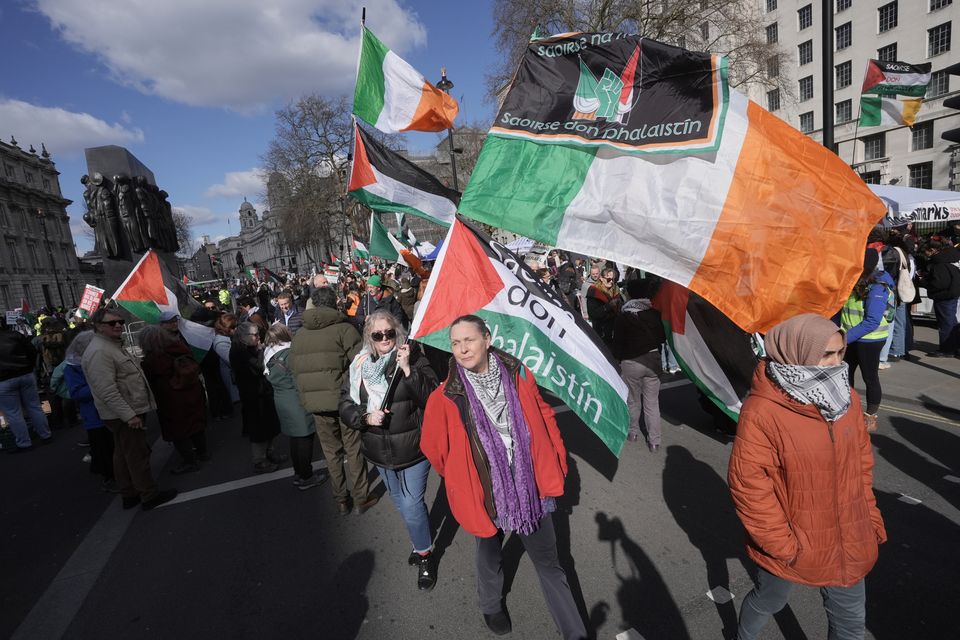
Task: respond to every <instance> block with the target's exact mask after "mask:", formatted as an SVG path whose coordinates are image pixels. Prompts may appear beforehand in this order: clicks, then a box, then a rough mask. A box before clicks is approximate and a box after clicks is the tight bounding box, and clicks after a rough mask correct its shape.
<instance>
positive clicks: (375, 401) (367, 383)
mask: <svg viewBox="0 0 960 640" xmlns="http://www.w3.org/2000/svg"><path fill="white" fill-rule="evenodd" d="M395 353H396V347H394V348H393V349H392V350H391V351H390V352H389V353H385V354H383V355H382V356H379V357H376V358H375V357H374V354H373V353H372V352H370V351H367V350H366V349H364V351H361V352H360V353H359V354H357V358H356V360H354V362H355V363H357V364H359V367H358V368H357V369H356V370H353V371H351V372H350V395H351V399H352V400H353V401H354V402H355V403H357V404H360V382H361V380H362V382H363V386H364V387H366V389H367V413H370V412H371V411H377V410H379V409H380V405H381V404H383V399H384V397H386V395H387V390H388V389H389V388H390V381H389V380H388V379H387V369H388V366H389V365H390V363H391V362H396V358H394V357H393V356H394V354H395ZM351 369H354V367H351ZM391 373H392V372H391ZM355 377H356V380H354V378H355ZM354 382H356V384H354Z"/></svg>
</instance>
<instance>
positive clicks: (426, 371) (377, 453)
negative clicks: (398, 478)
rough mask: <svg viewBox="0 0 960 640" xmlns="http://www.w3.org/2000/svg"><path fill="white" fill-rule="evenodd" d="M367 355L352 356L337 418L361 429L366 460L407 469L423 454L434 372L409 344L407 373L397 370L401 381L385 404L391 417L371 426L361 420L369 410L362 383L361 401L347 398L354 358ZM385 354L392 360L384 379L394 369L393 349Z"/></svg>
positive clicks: (356, 371) (356, 367) (355, 371)
mask: <svg viewBox="0 0 960 640" xmlns="http://www.w3.org/2000/svg"><path fill="white" fill-rule="evenodd" d="M369 357H370V354H369V353H360V354H358V355H357V357H356V358H354V364H353V365H351V367H350V375H349V376H347V378H346V379H345V380H344V382H343V387H342V388H341V390H340V420H341V421H342V422H343V424H344V425H346V426H347V427H349V428H351V429H356V430H357V431H359V432H360V434H361V435H360V446H361V448H362V449H363V455H364V456H366V458H367V460H369V461H370V462H372V463H373V464H375V465H377V466H378V467H385V468H387V469H397V470H400V469H406V468H407V467H410V466H413V465H415V464H417V463H418V462H420V461H421V460H423V457H424V456H423V452H421V451H420V427H421V425H422V424H423V410H424V408H426V406H427V398H428V397H430V394H431V393H432V392H433V390H434V389H436V388H437V375H436V374H435V373H434V372H433V369H431V368H430V363H429V362H428V361H427V359H426V357H424V355H423V354H422V353H421V352H420V349H419V348H417V345H415V344H413V343H410V375H409V376H404V375H403V372H402V371H399V372H398V373H397V375H400V376H401V380H400V383H399V384H398V385H397V389H396V392H395V393H394V394H393V401H392V402H391V403H390V405H389V407H388V408H389V409H390V420H389V422H388V423H387V424H386V425H385V426H383V427H377V426H370V425H368V424H367V423H366V422H365V421H364V416H365V415H366V414H367V413H368V412H367V408H366V406H367V405H366V403H367V388H366V386H364V385H363V383H362V382H361V384H360V388H359V392H360V404H357V403H355V402H354V401H353V399H352V398H351V397H350V389H351V386H350V382H351V377H352V376H354V375H359V363H357V359H358V358H369ZM387 357H388V358H390V359H391V362H388V363H387V368H386V371H387V380H390V377H391V374H392V372H393V371H394V369H395V368H396V365H395V364H394V363H395V359H396V352H394V353H393V354H391V355H389V356H387Z"/></svg>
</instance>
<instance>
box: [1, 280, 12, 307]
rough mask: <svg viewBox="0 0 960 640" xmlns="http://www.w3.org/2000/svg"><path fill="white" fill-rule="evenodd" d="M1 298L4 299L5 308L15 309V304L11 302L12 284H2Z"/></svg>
mask: <svg viewBox="0 0 960 640" xmlns="http://www.w3.org/2000/svg"><path fill="white" fill-rule="evenodd" d="M0 299H3V308H4V310H6V309H13V305H12V304H11V303H10V285H8V284H0Z"/></svg>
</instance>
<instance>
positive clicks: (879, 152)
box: [863, 133, 887, 160]
mask: <svg viewBox="0 0 960 640" xmlns="http://www.w3.org/2000/svg"><path fill="white" fill-rule="evenodd" d="M885 142H886V140H885V138H884V135H883V134H882V133H878V134H876V135H874V136H867V137H865V138H864V139H863V159H864V160H879V159H880V158H882V157H884V156H885V155H886V147H887V145H886V144H885Z"/></svg>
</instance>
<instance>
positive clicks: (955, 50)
mask: <svg viewBox="0 0 960 640" xmlns="http://www.w3.org/2000/svg"><path fill="white" fill-rule="evenodd" d="M756 1H757V2H758V3H760V6H761V9H762V10H764V11H765V12H766V16H767V18H768V21H767V23H766V36H767V39H768V41H771V42H773V41H775V42H777V43H779V44H780V46H781V47H782V50H783V55H782V56H779V57H778V58H774V59H771V60H768V64H767V73H768V75H771V76H773V75H779V76H781V77H783V79H784V80H785V82H786V85H787V86H790V87H792V88H793V91H794V92H795V93H796V97H795V98H792V97H788V96H787V95H785V94H784V93H783V92H780V91H778V90H774V91H765V90H757V89H754V90H753V91H752V93H751V98H752V99H753V100H754V101H756V102H758V103H759V104H761V105H763V106H764V107H766V108H767V109H768V110H770V111H772V112H773V113H775V114H776V115H778V116H780V117H781V118H783V119H784V120H786V121H787V122H789V123H790V124H791V125H793V126H794V127H797V128H798V129H800V130H801V131H803V132H805V133H807V134H809V135H810V136H811V137H812V138H814V139H816V140H818V141H819V140H821V139H822V134H823V93H822V92H823V88H822V79H821V72H822V64H823V58H822V54H823V45H822V38H821V31H822V22H821V20H822V14H821V4H822V3H821V2H820V1H819V0H756ZM831 2H832V3H833V7H834V9H835V12H834V16H833V23H834V24H833V26H834V33H833V40H834V42H833V43H831V44H832V45H833V47H834V54H833V55H834V59H833V77H834V95H833V100H832V101H831V102H832V104H833V112H834V122H835V127H834V141H835V144H836V151H837V153H838V154H839V155H840V157H841V158H842V159H843V160H844V161H845V162H847V163H848V164H850V165H851V166H852V167H853V168H854V169H855V170H856V171H857V172H858V173H859V174H860V175H861V176H862V177H863V178H864V180H865V181H866V182H870V183H878V184H898V185H903V186H916V187H923V188H932V189H954V190H960V189H958V186H960V177H958V172H960V152H958V149H960V145H954V144H952V143H950V142H947V141H945V140H942V139H941V138H940V134H941V133H942V132H943V131H946V130H948V129H954V128H958V127H960V117H958V116H960V111H957V110H953V109H947V108H944V107H943V100H944V98H946V97H950V96H953V95H957V92H958V91H960V76H948V75H947V74H946V73H944V72H943V69H944V68H946V67H948V66H950V65H952V64H954V63H955V62H958V61H960V42H958V44H957V46H953V38H952V34H953V25H954V24H957V26H958V27H960V2H958V3H954V2H953V0H831ZM870 59H879V60H899V61H902V62H908V63H911V64H920V63H925V62H930V63H931V64H932V71H933V81H932V82H931V84H930V88H929V90H928V91H927V95H926V98H925V100H924V104H923V107H922V108H921V110H920V113H919V118H918V121H917V123H916V124H915V125H914V127H913V128H912V130H911V129H910V128H908V127H906V126H895V127H890V126H885V127H867V128H864V127H859V128H858V126H857V121H858V117H859V107H860V90H861V87H862V85H863V77H864V73H865V71H866V66H867V61H868V60H870ZM784 76H786V77H784Z"/></svg>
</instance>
